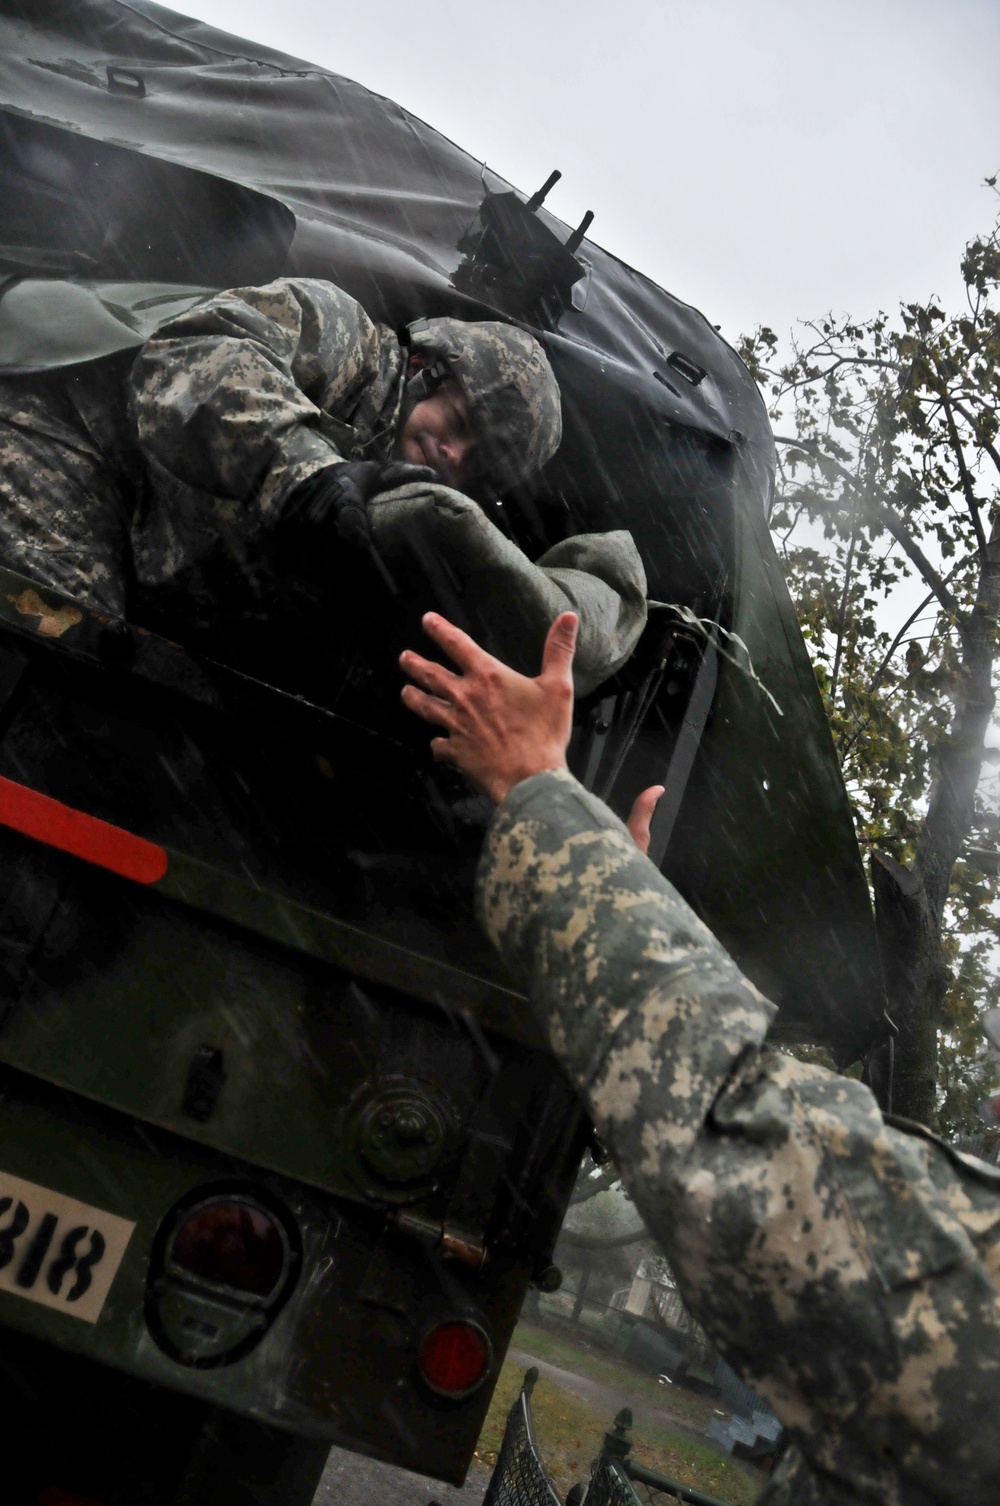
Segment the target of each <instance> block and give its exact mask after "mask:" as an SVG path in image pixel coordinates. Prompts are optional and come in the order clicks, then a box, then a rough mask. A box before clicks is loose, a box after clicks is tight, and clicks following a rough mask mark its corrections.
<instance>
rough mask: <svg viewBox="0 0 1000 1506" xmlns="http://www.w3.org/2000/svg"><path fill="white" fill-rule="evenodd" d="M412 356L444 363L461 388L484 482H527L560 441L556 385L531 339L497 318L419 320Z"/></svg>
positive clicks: (413, 332)
mask: <svg viewBox="0 0 1000 1506" xmlns="http://www.w3.org/2000/svg"><path fill="white" fill-rule="evenodd" d="M409 334H410V346H411V349H412V350H413V351H415V352H421V353H426V354H427V355H429V356H436V357H438V358H439V359H440V360H442V361H443V362H444V364H445V365H446V366H447V368H448V370H449V372H450V374H451V376H452V377H454V379H455V381H456V382H457V383H458V385H459V386H460V387H461V389H462V392H463V394H464V396H465V399H466V402H467V403H468V404H469V408H470V410H471V413H472V422H473V426H474V428H475V431H476V437H477V439H478V441H479V448H480V450H481V452H482V461H483V464H482V465H481V466H480V467H479V469H480V470H484V471H485V472H486V474H487V476H488V479H489V481H490V482H491V483H492V485H493V486H494V487H496V488H497V489H498V490H500V491H504V490H506V488H507V487H510V486H513V485H515V484H516V483H517V482H519V481H526V480H527V479H528V477H529V476H533V475H534V473H535V472H536V471H537V470H540V469H541V467H542V466H543V465H544V464H545V462H546V461H547V460H550V459H551V458H552V456H553V455H554V454H555V452H556V450H557V449H558V448H559V441H560V439H561V438H562V408H561V404H560V399H559V384H558V382H557V381H556V379H555V374H554V372H553V370H552V367H551V366H550V365H549V360H548V357H547V356H546V354H545V352H544V350H543V349H542V347H541V345H540V344H539V343H538V341H537V340H536V339H535V338H534V336H533V335H529V334H528V333H527V331H526V330H522V329H517V328H515V326H513V325H511V324H501V323H500V322H499V321H495V320H481V321H478V322H476V323H467V322H465V321H464V320H461V319H418V320H417V321H416V322H415V323H414V324H411V325H410V327H409Z"/></svg>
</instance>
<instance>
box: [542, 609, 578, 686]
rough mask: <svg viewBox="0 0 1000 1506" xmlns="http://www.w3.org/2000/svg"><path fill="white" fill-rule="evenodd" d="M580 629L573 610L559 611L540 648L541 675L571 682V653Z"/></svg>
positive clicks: (572, 653) (574, 647)
mask: <svg viewBox="0 0 1000 1506" xmlns="http://www.w3.org/2000/svg"><path fill="white" fill-rule="evenodd" d="M579 630H580V619H579V617H578V616H577V615H576V613H575V612H560V613H559V616H558V617H557V618H556V620H555V622H554V623H553V624H552V626H551V627H550V628H549V630H548V633H547V634H546V636H545V647H544V649H543V650H542V675H543V676H544V677H545V678H546V679H557V680H566V681H568V682H569V683H570V684H572V682H573V655H574V654H575V652H576V639H577V634H578V632H579Z"/></svg>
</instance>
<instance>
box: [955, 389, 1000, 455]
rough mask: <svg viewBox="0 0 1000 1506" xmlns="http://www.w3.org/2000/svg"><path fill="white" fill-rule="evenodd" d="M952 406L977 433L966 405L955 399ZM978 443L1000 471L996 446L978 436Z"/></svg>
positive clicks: (998, 451)
mask: <svg viewBox="0 0 1000 1506" xmlns="http://www.w3.org/2000/svg"><path fill="white" fill-rule="evenodd" d="M952 405H953V407H954V409H955V412H956V413H960V414H961V415H962V417H963V418H964V419H965V421H966V423H967V424H968V425H969V426H970V428H971V429H972V430H973V431H975V427H976V421H975V419H974V418H973V416H972V414H971V413H970V412H969V410H968V409H967V408H966V407H965V405H964V404H963V403H960V402H958V401H957V400H956V399H954V398H953V399H952ZM976 443H977V444H978V445H980V446H981V447H982V448H983V449H984V450H985V451H986V453H987V455H988V456H989V457H990V459H991V460H992V462H993V464H994V465H995V466H996V468H997V470H998V471H1000V450H998V449H997V447H996V445H994V444H990V442H989V440H988V439H980V438H978V436H977V438H976Z"/></svg>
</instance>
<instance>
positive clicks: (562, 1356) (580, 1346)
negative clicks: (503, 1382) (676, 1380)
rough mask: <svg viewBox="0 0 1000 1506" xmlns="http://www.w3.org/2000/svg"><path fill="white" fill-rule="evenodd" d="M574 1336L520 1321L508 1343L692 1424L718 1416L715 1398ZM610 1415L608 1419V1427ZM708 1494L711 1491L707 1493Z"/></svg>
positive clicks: (537, 1357)
mask: <svg viewBox="0 0 1000 1506" xmlns="http://www.w3.org/2000/svg"><path fill="white" fill-rule="evenodd" d="M574 1338H575V1335H569V1334H567V1335H565V1336H564V1335H563V1334H561V1333H559V1332H558V1331H557V1330H555V1331H554V1330H553V1328H551V1327H549V1326H548V1325H546V1326H544V1327H539V1326H538V1325H536V1324H534V1323H525V1322H524V1321H523V1320H522V1321H521V1322H520V1323H519V1324H518V1325H517V1327H516V1328H515V1329H514V1337H513V1338H512V1339H511V1343H512V1344H513V1345H514V1346H515V1347H516V1348H518V1349H524V1350H526V1351H527V1352H528V1354H533V1355H534V1356H535V1358H536V1359H539V1360H547V1361H548V1363H549V1364H550V1365H558V1366H559V1368H560V1370H570V1371H572V1372H573V1374H574V1375H589V1376H590V1377H591V1379H592V1380H597V1381H605V1382H607V1384H608V1385H611V1386H621V1387H623V1388H624V1389H625V1390H627V1391H628V1392H630V1393H631V1395H632V1396H634V1397H636V1399H637V1400H638V1399H639V1398H641V1399H642V1400H643V1401H648V1402H651V1403H652V1405H653V1406H655V1407H663V1409H664V1411H667V1412H673V1413H674V1415H675V1416H676V1417H679V1418H681V1419H683V1420H684V1421H685V1422H689V1423H691V1424H692V1426H694V1427H699V1428H702V1429H704V1428H707V1426H708V1419H709V1418H710V1417H714V1416H716V1415H717V1409H718V1408H719V1406H720V1403H719V1401H718V1398H712V1397H708V1396H699V1395H698V1393H697V1392H695V1391H688V1390H685V1388H684V1387H683V1386H661V1385H660V1383H659V1381H658V1380H657V1379H656V1378H655V1376H652V1375H650V1374H649V1373H648V1372H647V1371H645V1370H640V1369H639V1367H638V1365H632V1364H630V1363H629V1361H628V1360H625V1359H622V1357H621V1356H620V1355H617V1354H609V1353H608V1351H607V1350H605V1349H600V1348H599V1347H598V1346H597V1345H594V1346H593V1347H591V1346H590V1345H589V1344H588V1343H587V1340H586V1338H585V1337H583V1336H581V1339H580V1341H579V1342H578V1343H574V1342H573V1339H574ZM610 1424H611V1418H610V1417H609V1418H608V1426H610ZM710 1494H711V1492H710Z"/></svg>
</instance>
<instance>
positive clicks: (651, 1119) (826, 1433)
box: [405, 634, 1000, 1506]
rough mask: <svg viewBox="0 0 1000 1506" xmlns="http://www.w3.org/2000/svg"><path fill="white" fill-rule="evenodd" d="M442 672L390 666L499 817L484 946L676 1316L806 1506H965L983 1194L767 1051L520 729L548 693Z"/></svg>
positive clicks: (920, 1143) (656, 899)
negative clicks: (662, 1258) (589, 1124)
mask: <svg viewBox="0 0 1000 1506" xmlns="http://www.w3.org/2000/svg"><path fill="white" fill-rule="evenodd" d="M435 635H436V636H437V634H435ZM458 647H459V650H460V651H461V652H463V653H464V648H463V646H462V645H458ZM449 651H451V650H449ZM459 664H460V668H462V669H463V670H464V673H463V674H461V675H456V676H454V680H455V681H457V682H458V683H457V684H452V683H450V682H448V681H445V680H443V679H440V678H436V677H435V676H434V675H433V674H431V675H430V677H429V678H428V677H427V676H426V675H425V672H424V671H423V670H422V669H421V668H419V666H417V665H415V664H413V662H412V661H411V662H410V663H409V664H408V665H406V666H405V667H408V668H409V670H410V672H411V673H414V671H416V678H417V679H418V682H419V683H420V684H421V685H423V686H424V687H425V689H424V691H423V694H424V695H425V696H428V697H429V701H427V702H421V703H420V704H419V705H415V706H414V709H416V710H418V711H420V712H421V714H423V715H425V716H428V719H430V720H435V721H437V722H438V723H439V725H441V726H442V727H443V728H444V729H445V730H446V732H447V733H448V736H447V738H446V739H445V740H444V741H445V743H446V744H451V745H452V746H451V751H450V753H444V755H443V756H448V757H450V759H451V761H452V762H454V763H456V764H457V765H458V766H459V767H460V768H465V769H466V770H467V771H468V772H470V773H471V774H472V775H473V777H475V778H477V779H478V781H479V782H480V784H482V785H483V787H484V788H487V789H488V790H490V792H491V793H492V794H493V795H494V797H497V796H499V797H502V803H501V804H500V807H499V809H498V811H497V815H496V817H495V820H494V823H493V827H492V830H491V832H490V834H489V837H488V840H487V844H486V847H485V850H484V853H483V859H482V864H481V869H480V876H479V895H478V899H479V908H480V914H481V916H482V919H483V923H484V925H485V927H486V929H487V931H488V933H489V935H490V937H491V939H492V940H493V941H494V943H495V944H496V946H497V947H498V949H499V950H500V952H501V954H502V955H503V957H504V959H505V961H506V962H507V964H508V966H509V967H510V969H511V971H512V972H513V973H514V974H515V976H517V977H519V978H521V979H522V980H523V982H524V984H525V986H526V989H527V992H528V994H529V997H530V999H531V1001H532V1004H533V1007H534V1008H535V1010H536V1011H537V1013H538V1015H539V1017H540V1020H541V1022H542V1024H543V1026H544V1028H545V1029H546V1031H547V1033H548V1037H549V1040H550V1043H551V1046H552V1049H553V1051H554V1052H555V1054H556V1055H557V1056H558V1057H559V1059H560V1060H561V1061H562V1062H563V1064H564V1066H565V1067H566V1070H567V1072H568V1073H569V1074H570V1076H571V1077H572V1079H573V1081H574V1082H575V1083H576V1084H577V1087H578V1089H579V1091H580V1093H581V1094H582V1096H583V1097H584V1099H585V1101H586V1103H587V1106H588V1108H589V1110H590V1113H591V1114H592V1116H593V1119H594V1122H595V1125H596V1126H597V1129H598V1132H599V1133H600V1135H601V1139H602V1140H603V1141H604V1143H605V1144H606V1145H607V1147H608V1149H609V1150H610V1152H611V1154H612V1156H613V1157H614V1159H615V1160H616V1162H617V1164H618V1166H619V1168H620V1169H621V1171H622V1175H623V1178H624V1180H625V1182H626V1184H627V1185H628V1187H629V1189H630V1191H631V1192H632V1194H633V1196H634V1198H635V1202H636V1205H637V1207H638V1208H639V1210H640V1212H641V1213H642V1216H643V1218H644V1220H645V1221H646V1223H647V1225H648V1227H649V1228H650V1230H651V1232H652V1233H653V1235H654V1236H655V1237H656V1239H657V1240H658V1241H659V1243H660V1244H661V1246H662V1247H663V1249H664V1250H665V1251H666V1253H667V1255H668V1257H669V1259H670V1262H671V1266H672V1268H673V1270H674V1273H675V1275H676V1277H677V1280H678V1283H679V1285H680V1288H681V1291H682V1294H683V1296H684V1299H685V1301H686V1303H687V1305H688V1306H689V1308H690V1310H691V1311H692V1313H693V1314H694V1316H695V1317H696V1318H697V1319H698V1321H699V1322H700V1323H701V1324H702V1325H703V1326H704V1328H705V1329H706V1331H707V1332H708V1334H709V1335H710V1337H711V1338H712V1339H713V1341H714V1342H715V1343H716V1345H717V1346H718V1347H719V1348H720V1350H721V1351H722V1352H723V1353H724V1354H725V1355H726V1357H727V1358H728V1359H729V1360H730V1362H731V1363H732V1364H734V1365H735V1366H736V1367H737V1368H738V1369H739V1370H740V1372H741V1373H742V1374H743V1375H744V1377H745V1378H746V1379H748V1380H750V1381H751V1382H752V1384H753V1385H754V1386H756V1387H757V1389H758V1390H760V1391H761V1392H762V1394H764V1395H765V1396H766V1397H767V1398H768V1399H769V1400H770V1401H771V1403H772V1405H773V1406H774V1408H775V1410H776V1411H777V1413H778V1415H779V1416H780V1417H781V1418H782V1420H783V1421H784V1422H785V1424H786V1426H788V1427H789V1428H790V1429H792V1430H793V1434H794V1436H795V1437H796V1439H797V1441H798V1442H799V1444H800V1446H801V1448H802V1450H803V1453H804V1454H805V1455H806V1457H807V1458H808V1461H809V1465H810V1467H811V1468H812V1469H813V1470H814V1471H818V1472H819V1473H820V1474H823V1475H826V1476H827V1477H829V1478H830V1479H831V1480H834V1481H835V1480H839V1481H841V1482H842V1483H843V1484H844V1488H845V1494H843V1495H842V1496H836V1495H831V1496H828V1497H827V1496H824V1497H823V1499H829V1500H843V1501H845V1502H846V1501H853V1500H855V1499H857V1497H856V1496H855V1494H854V1493H853V1491H852V1490H850V1489H849V1488H848V1484H851V1485H858V1484H859V1483H860V1484H863V1486H864V1489H865V1490H866V1491H867V1492H868V1494H866V1495H865V1496H864V1499H866V1500H867V1499H870V1500H872V1501H876V1500H886V1501H914V1502H916V1501H920V1502H923V1501H925V1500H926V1501H949V1502H952V1501H954V1502H956V1503H957V1502H959V1501H963V1502H964V1501H976V1502H977V1503H983V1506H985V1503H986V1502H987V1501H991V1500H993V1499H995V1498H996V1492H997V1488H998V1481H1000V1441H998V1437H997V1430H996V1429H995V1428H994V1427H992V1425H991V1424H989V1423H988V1422H987V1421H986V1420H987V1419H989V1418H991V1417H992V1416H993V1415H995V1414H994V1409H995V1388H996V1380H995V1376H996V1355H997V1353H998V1352H1000V1304H998V1300H997V1285H996V1282H997V1271H996V1266H997V1257H998V1253H1000V1200H998V1198H997V1196H996V1193H995V1192H993V1191H992V1190H990V1189H989V1188H988V1187H986V1186H985V1185H984V1184H983V1182H982V1178H981V1177H977V1175H976V1174H973V1173H972V1172H969V1174H968V1175H963V1173H962V1171H961V1170H960V1169H959V1168H957V1167H956V1166H955V1165H954V1164H953V1162H952V1161H950V1160H949V1159H948V1157H947V1155H946V1153H945V1152H944V1151H943V1150H941V1149H939V1148H938V1147H937V1146H936V1145H934V1144H932V1143H929V1142H928V1141H926V1140H923V1139H920V1138H918V1137H916V1136H914V1135H910V1134H904V1133H901V1132H900V1131H899V1130H897V1129H893V1128H891V1127H890V1126H888V1125H886V1123H885V1122H884V1121H883V1119H882V1116H881V1114H880V1113H879V1110H878V1108H877V1106H876V1104H875V1102H874V1100H873V1098H872V1096H871V1094H870V1093H869V1092H868V1091H867V1089H865V1088H864V1087H862V1085H861V1084H859V1083H857V1082H854V1081H852V1080H850V1079H846V1078H843V1077H839V1076H837V1075H835V1074H833V1073H829V1072H826V1071H823V1070H822V1069H820V1068H817V1067H812V1066H807V1065H804V1064H802V1063H800V1062H798V1061H796V1060H794V1059H793V1058H791V1057H789V1056H787V1055H784V1054H781V1053H778V1052H776V1051H774V1050H772V1049H770V1048H769V1047H768V1046H767V1044H766V1041H765V1034H766V1030H767V1026H768V1023H769V1021H770V1019H771V1018H772V1016H773V1012H774V1011H773V1008H772V1006H771V1005H770V1004H768V1003H767V1001H766V1000H764V999H763V998H762V997H761V995H760V994H759V993H758V992H757V990H756V989H755V988H753V987H752V985H751V984H750V983H749V982H748V981H747V980H746V979H745V978H744V977H743V976H742V975H741V973H740V972H739V970H738V968H737V967H736V965H735V963H734V962H733V961H732V959H731V958H730V957H729V956H728V954H727V953H726V952H725V950H724V949H723V947H722V946H721V945H720V944H719V943H718V941H717V940H716V939H715V938H714V937H713V936H712V934H711V933H710V932H709V931H708V930H707V928H706V927H705V926H704V925H703V924H702V923H701V922H700V921H699V920H698V919H697V917H696V916H695V915H694V914H693V913H692V911H691V909H690V907H689V906H688V905H686V904H685V902H684V901H683V900H682V899H681V897H680V895H678V894H677V892H676V891H675V890H674V889H673V887H672V886H671V885H670V884H669V883H668V882H667V881H666V880H665V879H664V878H663V877H662V875H661V874H659V873H658V872H657V870H656V869H655V868H653V866H652V865H651V864H650V863H649V862H648V861H647V860H646V859H645V858H644V857H642V856H641V854H640V853H639V852H638V851H637V850H636V848H635V846H634V844H633V843H632V842H631V840H630V838H629V836H628V833H627V832H626V831H625V829H624V828H623V827H622V826H621V824H620V823H619V822H618V821H617V820H616V818H615V817H614V816H613V815H612V814H611V812H610V811H608V810H607V809H606V807H604V806H603V805H602V804H601V803H600V802H599V801H597V800H595V799H594V798H593V797H592V796H590V795H588V794H587V793H586V792H585V791H584V790H583V789H582V788H581V787H580V786H579V785H578V784H577V783H576V782H575V781H574V780H572V778H571V777H570V776H569V775H568V774H567V773H566V772H565V769H564V767H562V766H561V765H560V763H559V760H558V759H557V758H556V757H555V755H554V752H553V746H554V742H555V740H556V739H555V737H554V734H553V729H552V728H550V729H549V731H548V732H547V733H546V736H545V737H539V736H538V735H537V725H538V724H537V719H536V723H535V724H534V725H535V731H534V732H533V731H532V730H531V727H532V725H533V724H532V719H531V716H530V708H531V706H532V705H533V704H534V706H535V708H536V711H540V709H541V708H542V707H544V706H547V705H549V704H550V702H551V695H550V694H547V695H542V696H540V697H538V698H536V699H535V700H534V701H532V698H531V695H530V694H529V692H528V691H527V690H526V689H525V687H524V686H518V685H516V684H513V683H507V682H505V681H504V678H503V677H502V676H499V677H498V676H497V673H496V671H495V670H494V669H493V668H492V667H491V666H490V665H489V664H483V663H482V662H481V661H478V660H476V659H475V658H468V657H467V658H465V660H464V661H462V660H460V661H459ZM556 668H557V666H556V667H551V668H550V670H549V674H550V678H551V679H552V680H553V681H555V680H557V679H558V675H557V674H556V672H555V670H556ZM544 674H545V671H543V676H544ZM536 683H537V682H529V684H536ZM505 684H506V688H505ZM550 689H551V687H550ZM419 694H420V692H408V696H409V703H410V704H411V705H413V704H414V702H413V697H414V695H419ZM512 698H513V700H514V702H515V704H516V705H517V708H518V711H517V718H518V722H519V723H520V724H522V725H527V727H528V731H527V732H524V731H521V732H517V730H516V726H515V724H514V723H512V722H510V720H509V719H508V722H507V725H508V727H514V739H513V740H514V741H515V742H517V741H520V742H521V744H522V756H521V758H520V761H518V760H517V759H516V758H514V757H513V756H512V755H511V753H510V751H509V749H508V751H504V750H505V746H506V745H507V744H508V743H509V742H510V741H511V739H509V738H508V739H506V740H505V739H504V736H503V728H504V721H505V718H504V711H503V707H504V705H505V703H506V702H507V701H508V700H511V699H512ZM484 706H485V707H487V708H489V711H488V714H487V715H483V714H481V708H482V707H484ZM524 750H533V751H531V753H530V756H524ZM477 758H478V759H479V763H477V762H476V760H477ZM532 764H533V765H534V771H532V772H526V771H528V770H531V766H532ZM483 770H485V778H484V777H483V773H482V771H483ZM495 770H500V771H501V773H500V777H498V778H497V779H496V780H495V781H493V782H492V783H491V771H495ZM519 773H520V775H521V778H520V779H519V780H518V779H517V777H516V776H517V775H518V774H519ZM972 1419H977V1420H976V1421H972ZM978 1419H983V1421H982V1422H980V1421H978ZM970 1429H972V1430H973V1434H972V1435H970ZM970 1436H974V1439H975V1442H974V1446H973V1445H971V1444H970ZM901 1477H902V1479H903V1480H904V1482H906V1490H907V1492H909V1493H903V1494H900V1479H901ZM924 1492H926V1494H924ZM802 1498H803V1499H809V1500H812V1499H813V1497H811V1496H810V1497H806V1496H803V1497H802ZM816 1499H819V1498H818V1497H817V1498H816Z"/></svg>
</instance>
